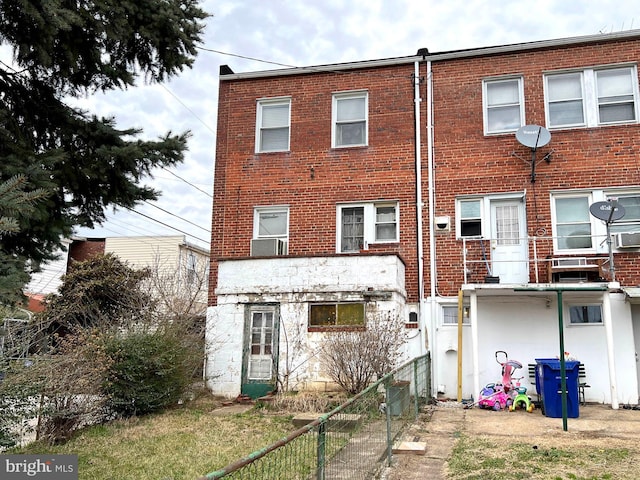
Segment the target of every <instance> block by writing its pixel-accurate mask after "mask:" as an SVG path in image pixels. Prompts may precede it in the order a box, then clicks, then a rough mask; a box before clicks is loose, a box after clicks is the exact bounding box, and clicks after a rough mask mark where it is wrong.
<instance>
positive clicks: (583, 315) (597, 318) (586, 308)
mask: <svg viewBox="0 0 640 480" xmlns="http://www.w3.org/2000/svg"><path fill="white" fill-rule="evenodd" d="M569 323H570V324H571V325H581V324H593V323H599V324H602V305H601V304H593V305H569Z"/></svg>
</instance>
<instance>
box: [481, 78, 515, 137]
mask: <svg viewBox="0 0 640 480" xmlns="http://www.w3.org/2000/svg"><path fill="white" fill-rule="evenodd" d="M514 81H515V82H517V83H518V102H517V103H508V104H496V105H490V104H489V91H488V89H489V86H492V85H498V84H501V83H502V84H506V83H511V82H514ZM516 106H517V107H518V110H519V112H520V114H519V115H520V123H519V124H518V126H516V127H509V128H491V126H490V124H489V112H490V111H491V110H493V109H499V108H508V107H516ZM482 111H483V120H484V134H485V135H495V134H500V133H509V132H515V131H516V130H518V128H520V127H521V126H523V125H524V124H525V109H524V81H523V79H522V76H509V77H500V78H487V79H484V80H483V81H482Z"/></svg>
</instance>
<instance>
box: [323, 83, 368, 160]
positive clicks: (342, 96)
mask: <svg viewBox="0 0 640 480" xmlns="http://www.w3.org/2000/svg"><path fill="white" fill-rule="evenodd" d="M358 98H362V99H364V118H362V119H359V120H357V122H364V142H363V143H353V144H342V143H338V124H339V122H338V103H339V102H340V101H341V100H353V99H358ZM345 123H352V122H345ZM353 123H355V122H353ZM367 145H369V92H367V91H366V90H355V91H349V92H336V93H334V94H333V96H332V106H331V148H350V147H363V146H367Z"/></svg>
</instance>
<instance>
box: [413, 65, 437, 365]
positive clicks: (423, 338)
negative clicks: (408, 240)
mask: <svg viewBox="0 0 640 480" xmlns="http://www.w3.org/2000/svg"><path fill="white" fill-rule="evenodd" d="M413 67H414V73H413V82H414V83H413V95H414V97H413V108H414V117H415V156H416V158H415V161H416V225H417V230H416V235H417V237H418V238H417V245H416V247H417V252H416V253H417V255H418V302H419V305H418V309H419V310H418V311H419V313H420V326H421V328H420V352H421V353H422V349H423V348H424V349H425V351H426V350H427V338H428V337H427V322H426V315H425V313H426V311H425V310H426V309H425V302H424V247H423V243H422V242H423V238H424V237H423V229H422V209H423V207H424V203H422V149H421V141H422V140H421V138H422V137H421V135H420V130H421V126H420V103H421V102H422V98H420V62H419V61H416V62H414V66H413ZM432 361H433V360H432Z"/></svg>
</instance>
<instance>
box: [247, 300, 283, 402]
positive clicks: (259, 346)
mask: <svg viewBox="0 0 640 480" xmlns="http://www.w3.org/2000/svg"><path fill="white" fill-rule="evenodd" d="M277 346H278V321H277V309H276V306H274V305H254V306H250V307H249V308H248V315H247V318H246V328H245V346H244V358H243V375H242V377H243V378H242V389H241V391H242V393H243V394H244V395H248V396H249V397H251V398H259V397H262V396H264V395H266V394H268V393H269V392H272V391H274V390H275V388H276V381H277V372H278V351H277V350H278V348H277Z"/></svg>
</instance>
